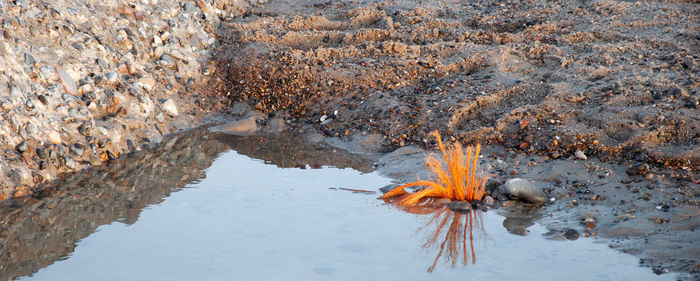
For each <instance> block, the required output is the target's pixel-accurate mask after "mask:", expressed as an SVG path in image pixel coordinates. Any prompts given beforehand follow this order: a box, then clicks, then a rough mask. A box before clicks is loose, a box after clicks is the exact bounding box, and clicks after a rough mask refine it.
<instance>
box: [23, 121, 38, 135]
mask: <svg viewBox="0 0 700 281" xmlns="http://www.w3.org/2000/svg"><path fill="white" fill-rule="evenodd" d="M25 130H27V134H29V136H32V137H34V136H36V135H37V134H38V133H39V128H37V127H36V125H34V123H27V127H26V128H25Z"/></svg>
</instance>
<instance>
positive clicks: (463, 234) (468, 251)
mask: <svg viewBox="0 0 700 281" xmlns="http://www.w3.org/2000/svg"><path fill="white" fill-rule="evenodd" d="M403 210H405V211H406V212H409V213H413V214H421V215H429V216H430V217H429V219H428V220H427V221H426V222H425V223H424V224H423V225H422V226H421V228H419V229H418V232H422V233H426V234H427V239H426V240H425V243H424V244H423V248H424V249H425V250H427V251H429V252H431V251H436V252H437V254H436V256H435V260H434V261H433V264H432V265H431V266H430V267H429V268H428V272H433V270H434V269H435V266H436V265H437V263H438V261H439V260H440V258H443V257H444V261H445V263H447V264H450V265H451V266H452V267H456V266H457V265H458V264H461V265H463V266H467V265H469V263H470V262H471V263H472V264H474V263H476V252H475V251H474V245H475V242H474V240H479V239H482V240H483V239H485V238H486V237H487V234H486V231H485V229H484V224H483V212H482V211H479V210H470V211H466V212H455V211H452V210H450V209H449V208H448V207H447V205H432V204H429V205H418V206H413V207H407V208H403ZM476 243H477V244H478V243H479V242H478V241H477V242H476Z"/></svg>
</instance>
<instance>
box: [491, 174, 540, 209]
mask: <svg viewBox="0 0 700 281" xmlns="http://www.w3.org/2000/svg"><path fill="white" fill-rule="evenodd" d="M498 190H499V192H503V193H505V194H508V195H510V197H514V198H519V199H523V200H526V201H529V202H532V203H537V204H544V203H546V202H547V194H545V193H544V191H543V190H542V189H541V188H540V187H538V186H537V185H535V184H533V183H531V182H529V181H527V180H525V179H522V178H513V179H509V180H508V181H506V183H505V184H503V185H501V186H500V187H499V188H498Z"/></svg>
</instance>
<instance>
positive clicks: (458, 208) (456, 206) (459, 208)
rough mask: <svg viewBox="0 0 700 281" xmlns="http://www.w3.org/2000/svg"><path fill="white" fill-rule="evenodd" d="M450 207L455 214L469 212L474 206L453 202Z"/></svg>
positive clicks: (463, 202)
mask: <svg viewBox="0 0 700 281" xmlns="http://www.w3.org/2000/svg"><path fill="white" fill-rule="evenodd" d="M448 207H449V208H450V210H452V211H455V212H468V211H470V210H471V209H472V204H471V203H469V202H467V201H452V202H450V204H449V205H448Z"/></svg>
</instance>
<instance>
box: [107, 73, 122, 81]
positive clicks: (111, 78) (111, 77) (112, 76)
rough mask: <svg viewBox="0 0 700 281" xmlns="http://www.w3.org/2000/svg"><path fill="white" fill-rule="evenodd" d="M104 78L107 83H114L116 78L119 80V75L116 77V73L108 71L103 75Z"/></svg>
mask: <svg viewBox="0 0 700 281" xmlns="http://www.w3.org/2000/svg"><path fill="white" fill-rule="evenodd" d="M105 78H107V81H109V82H116V81H117V78H119V75H117V73H116V72H114V71H110V72H107V74H105Z"/></svg>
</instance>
